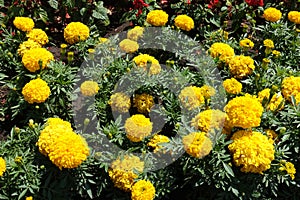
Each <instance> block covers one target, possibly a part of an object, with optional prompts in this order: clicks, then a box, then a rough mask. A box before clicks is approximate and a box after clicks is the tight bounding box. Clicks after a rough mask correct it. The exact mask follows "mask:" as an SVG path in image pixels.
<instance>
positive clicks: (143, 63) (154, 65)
mask: <svg viewBox="0 0 300 200" xmlns="http://www.w3.org/2000/svg"><path fill="white" fill-rule="evenodd" d="M133 61H134V62H135V64H136V65H137V66H139V67H142V68H144V69H145V70H146V69H147V65H148V62H149V63H151V65H150V68H149V73H150V74H151V75H153V74H158V73H160V71H161V66H160V64H159V61H158V60H157V59H155V58H154V57H153V56H150V55H148V54H140V55H138V56H136V57H134V58H133Z"/></svg>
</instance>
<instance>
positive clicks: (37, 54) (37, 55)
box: [22, 48, 54, 72]
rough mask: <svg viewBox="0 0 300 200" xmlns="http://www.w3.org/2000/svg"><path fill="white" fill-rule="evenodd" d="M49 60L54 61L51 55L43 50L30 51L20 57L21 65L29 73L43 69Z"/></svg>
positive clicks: (34, 49)
mask: <svg viewBox="0 0 300 200" xmlns="http://www.w3.org/2000/svg"><path fill="white" fill-rule="evenodd" d="M51 60H54V56H53V54H52V53H51V52H50V51H48V50H47V49H44V48H33V49H30V50H28V51H26V52H25V53H24V55H23V57H22V63H23V65H24V66H25V68H26V69H28V71H30V72H35V71H37V70H40V69H45V68H46V67H47V65H48V63H49V62H50V61H51Z"/></svg>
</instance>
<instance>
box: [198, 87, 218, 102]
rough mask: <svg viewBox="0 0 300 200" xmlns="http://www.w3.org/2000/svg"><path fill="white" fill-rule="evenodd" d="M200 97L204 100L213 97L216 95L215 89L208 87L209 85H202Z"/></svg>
mask: <svg viewBox="0 0 300 200" xmlns="http://www.w3.org/2000/svg"><path fill="white" fill-rule="evenodd" d="M200 90H201V92H202V95H203V96H204V98H206V99H209V98H210V97H212V96H214V95H215V94H216V90H215V88H213V87H211V86H209V85H203V86H202V87H201V88H200Z"/></svg>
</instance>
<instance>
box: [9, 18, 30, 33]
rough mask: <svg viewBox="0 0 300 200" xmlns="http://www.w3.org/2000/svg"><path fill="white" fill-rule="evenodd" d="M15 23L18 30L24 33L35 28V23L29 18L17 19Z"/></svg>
mask: <svg viewBox="0 0 300 200" xmlns="http://www.w3.org/2000/svg"><path fill="white" fill-rule="evenodd" d="M13 23H14V25H15V27H16V28H17V29H19V30H21V31H24V32H29V31H31V30H32V29H33V27H34V22H33V20H32V19H31V18H29V17H15V19H14V21H13Z"/></svg>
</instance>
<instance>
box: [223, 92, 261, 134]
mask: <svg viewBox="0 0 300 200" xmlns="http://www.w3.org/2000/svg"><path fill="white" fill-rule="evenodd" d="M224 110H225V112H226V113H227V115H228V119H229V123H230V124H231V125H232V126H233V127H241V128H245V129H246V128H252V127H257V126H259V125H260V122H261V115H262V113H263V110H264V108H263V106H262V105H261V103H260V102H259V100H258V99H257V98H255V97H252V96H251V95H249V94H246V95H245V96H242V97H235V98H234V99H232V100H230V101H229V102H228V103H227V105H226V106H225V108H224Z"/></svg>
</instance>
